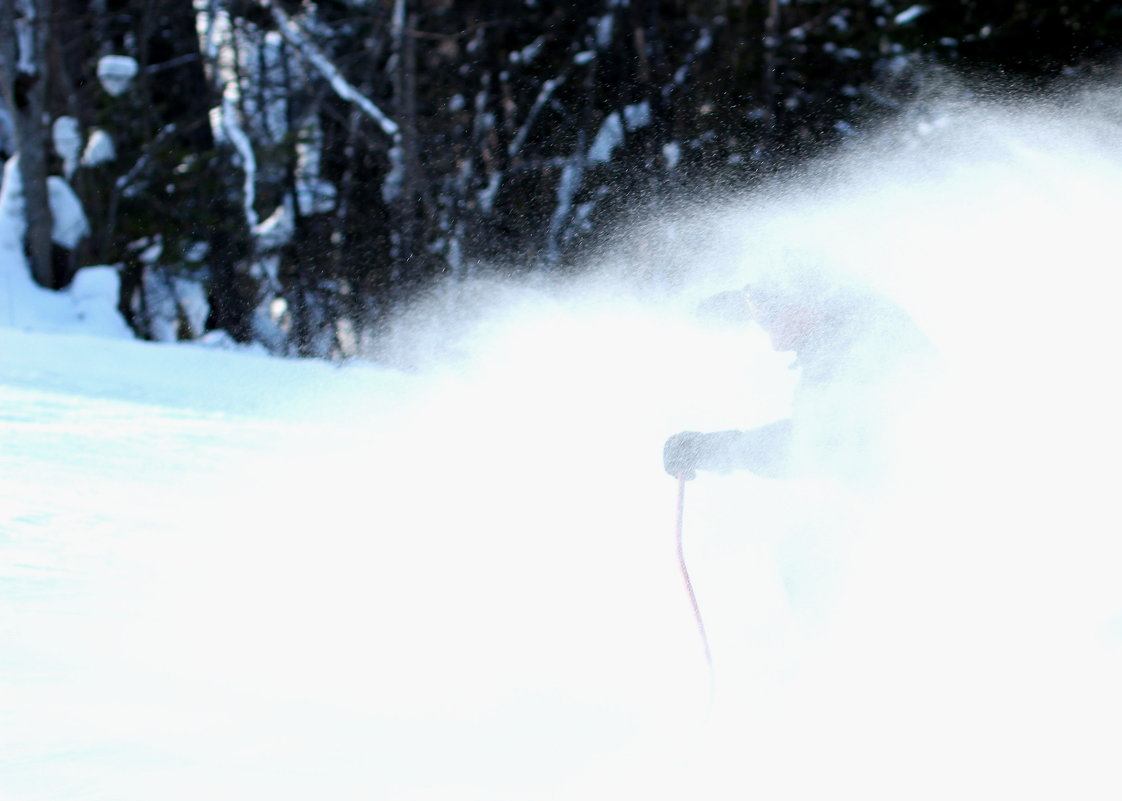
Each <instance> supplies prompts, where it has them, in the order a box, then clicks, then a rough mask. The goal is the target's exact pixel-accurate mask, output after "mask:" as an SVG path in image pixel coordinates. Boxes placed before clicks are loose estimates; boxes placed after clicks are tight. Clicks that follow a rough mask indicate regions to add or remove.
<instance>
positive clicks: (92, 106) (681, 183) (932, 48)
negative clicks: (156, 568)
mask: <svg viewBox="0 0 1122 801" xmlns="http://www.w3.org/2000/svg"><path fill="white" fill-rule="evenodd" d="M1120 44H1122V6H1119V5H1118V4H1115V3H1108V2H1102V1H1101V0H1080V1H1079V2H1059V1H1058V0H1057V2H1028V1H1027V0H938V1H937V2H936V1H935V0H931V2H928V3H920V4H914V3H909V2H895V0H864V2H853V1H852V0H838V1H836V2H834V1H831V0H784V1H781V0H725V1H724V2H718V1H716V0H714V1H711V2H692V0H663V1H662V2H649V1H645V0H574V1H573V2H567V3H551V2H547V0H520V1H519V2H515V1H514V0H508V1H502V0H491V1H490V2H483V1H481V0H457V1H456V2H453V1H452V0H349V1H344V0H314V1H313V0H304V1H303V2H299V1H298V0H194V2H192V0H0V82H2V89H3V95H2V96H3V106H4V108H3V113H2V114H0V149H2V150H3V154H2V155H3V156H4V157H5V158H10V157H12V156H14V155H16V154H18V155H19V161H18V162H17V163H18V169H19V173H20V175H21V177H22V179H23V184H22V185H23V197H24V205H25V209H26V218H27V224H28V227H27V237H26V240H27V242H26V250H27V253H28V258H29V263H30V265H31V269H32V273H33V276H34V277H35V280H36V281H38V282H39V283H40V284H41V285H43V286H46V287H49V288H54V289H58V288H63V287H65V286H66V285H67V284H68V283H69V282H70V280H71V278H72V277H73V275H74V273H75V271H76V270H77V269H79V268H80V267H81V266H83V265H91V264H118V265H120V275H121V309H122V311H123V313H124V314H125V315H126V317H127V319H128V320H129V322H130V324H131V325H132V326H133V327H134V328H135V330H136V331H137V333H138V334H139V335H140V336H143V337H148V338H153V339H162V340H168V339H190V338H197V337H200V336H204V335H207V333H208V332H211V333H213V332H215V331H224V332H225V333H226V334H227V335H229V336H230V337H232V338H233V339H235V340H237V341H239V342H257V343H261V344H262V345H264V346H265V347H267V348H269V349H270V350H271V351H273V352H276V353H284V354H292V355H297V354H299V355H313V356H326V357H339V356H347V355H350V354H353V353H355V352H357V351H359V350H361V348H362V343H363V341H364V339H365V338H367V337H369V336H371V335H373V334H376V333H377V331H378V327H379V325H380V324H381V321H382V320H384V319H385V318H386V315H387V312H388V310H390V309H391V308H393V307H394V306H395V304H397V303H400V302H402V301H404V300H407V299H408V298H410V297H411V296H413V295H414V294H415V293H416V292H417V291H418V290H420V289H423V288H424V287H425V286H426V285H428V284H429V283H431V281H432V280H433V279H434V278H436V277H452V278H455V277H467V276H470V275H473V274H477V273H479V272H481V271H484V270H493V271H531V270H539V271H565V270H568V269H572V268H573V267H574V265H577V264H579V263H580V261H581V260H582V259H583V258H586V257H587V256H588V255H589V254H590V252H594V251H595V250H596V249H597V248H599V247H602V246H603V245H604V243H605V242H606V241H607V239H608V238H609V237H610V236H611V234H612V232H613V231H614V230H615V228H616V227H617V226H616V225H615V223H617V222H619V221H620V219H621V218H622V217H627V216H628V215H635V214H638V213H641V212H642V211H643V210H645V209H651V208H657V207H658V204H659V203H660V202H661V201H662V200H663V199H665V198H673V197H679V196H683V195H688V194H690V193H694V192H698V191H704V190H706V189H707V188H712V187H714V186H720V187H748V186H751V185H752V184H753V182H756V181H760V180H762V179H765V178H766V177H768V176H769V175H772V174H774V173H775V172H777V171H785V170H789V169H791V168H793V167H796V166H798V165H799V164H800V163H801V162H803V161H804V160H805V159H807V158H809V157H812V156H815V155H818V154H820V153H823V152H826V151H828V150H829V149H830V148H835V147H839V146H844V145H845V143H846V142H847V141H849V140H852V139H853V138H854V137H858V136H860V135H861V132H862V131H864V130H866V129H867V128H868V126H869V125H870V123H871V122H872V121H875V120H879V119H882V118H884V117H885V116H886V115H891V114H893V113H895V112H896V111H897V110H898V109H900V108H901V107H902V106H904V105H905V104H914V103H915V101H916V99H917V98H922V97H923V95H924V91H925V86H927V85H929V84H930V83H931V82H932V76H934V75H937V74H938V73H940V71H947V70H951V71H953V72H954V73H955V75H956V80H957V81H958V85H959V86H960V87H962V90H963V91H966V92H969V91H977V92H984V91H985V90H986V87H987V86H991V85H993V81H994V80H995V79H997V80H1000V81H1002V82H1004V83H1003V85H1008V82H1010V81H1014V82H1017V83H1018V84H1019V85H1022V86H1026V87H1040V88H1048V87H1050V86H1051V87H1054V86H1055V85H1056V84H1057V82H1059V83H1060V84H1061V85H1062V82H1064V81H1070V80H1073V79H1079V78H1083V77H1086V76H1087V75H1088V74H1094V73H1096V72H1099V73H1103V74H1108V73H1109V72H1110V71H1111V70H1113V69H1114V68H1115V58H1116V56H1117V53H1118V49H1119V45H1120ZM51 176H54V177H53V178H52V177H51ZM66 187H69V188H70V189H72V190H73V191H72V193H71V194H72V195H73V197H76V199H77V200H78V201H80V204H81V207H82V209H83V210H84V213H85V217H86V220H87V223H88V224H87V226H86V231H85V235H84V236H75V235H69V236H67V235H60V234H59V232H58V231H57V227H58V226H57V225H53V223H52V211H51V210H52V208H54V209H55V217H58V215H59V213H60V212H59V209H60V206H58V205H57V204H58V203H59V202H61V201H60V200H59V199H58V198H55V201H52V197H54V196H55V195H56V194H67V193H66V192H65V191H64V190H65V188H66Z"/></svg>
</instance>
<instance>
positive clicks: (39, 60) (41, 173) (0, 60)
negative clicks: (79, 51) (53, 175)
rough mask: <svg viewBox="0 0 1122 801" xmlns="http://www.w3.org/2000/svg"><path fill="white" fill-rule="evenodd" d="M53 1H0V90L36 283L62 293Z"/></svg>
mask: <svg viewBox="0 0 1122 801" xmlns="http://www.w3.org/2000/svg"><path fill="white" fill-rule="evenodd" d="M49 26H50V2H49V0H0V90H2V92H3V95H4V101H5V103H7V105H8V108H9V110H10V112H11V115H12V122H13V124H14V127H15V137H16V152H17V153H18V155H19V167H20V177H21V179H22V181H23V201H24V217H25V219H26V221H27V231H26V233H25V238H24V244H25V248H26V251H27V258H28V262H29V264H30V266H31V275H32V277H33V278H34V279H35V281H36V283H38V284H40V285H41V286H45V287H49V288H52V289H57V288H58V277H56V276H55V274H54V269H53V267H52V264H51V207H50V200H49V195H48V193H47V157H48V151H47V148H48V147H49V127H48V122H47V88H48V86H49V83H50V81H49V77H50V75H49V72H48V69H49V68H48V63H49V62H48V58H47V47H48V43H49Z"/></svg>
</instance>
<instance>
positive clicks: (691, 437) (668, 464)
mask: <svg viewBox="0 0 1122 801" xmlns="http://www.w3.org/2000/svg"><path fill="white" fill-rule="evenodd" d="M704 437H705V435H704V434H702V433H700V432H698V431H682V432H681V433H679V434H675V435H674V436H672V437H671V438H670V439H668V440H666V444H665V445H664V446H663V448H662V465H663V467H664V468H665V469H666V472H667V473H669V474H670V475H672V476H674V478H685V479H686V480H687V481H692V480H693V479H694V478H696V477H697V473H696V472H695V471H696V470H697V463H698V461H699V459H700V458H701V444H702V440H703V439H704Z"/></svg>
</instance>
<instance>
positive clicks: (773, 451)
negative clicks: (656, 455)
mask: <svg viewBox="0 0 1122 801" xmlns="http://www.w3.org/2000/svg"><path fill="white" fill-rule="evenodd" d="M790 450H791V421H790V420H780V421H778V422H775V423H771V424H769V425H766V426H761V427H760V428H753V429H750V430H748V431H716V432H713V433H709V434H702V433H700V432H697V431H683V432H682V433H680V434H675V435H674V436H672V437H671V438H670V439H668V440H667V441H666V446H665V448H664V449H663V462H664V465H665V467H666V472H668V473H670V475H672V476H682V475H684V476H686V477H687V478H693V476H694V471H695V470H715V471H718V472H725V471H729V470H750V471H752V472H753V473H756V474H758V475H761V476H766V477H768V478H785V477H787V475H788V461H789V460H788V456H789V453H790Z"/></svg>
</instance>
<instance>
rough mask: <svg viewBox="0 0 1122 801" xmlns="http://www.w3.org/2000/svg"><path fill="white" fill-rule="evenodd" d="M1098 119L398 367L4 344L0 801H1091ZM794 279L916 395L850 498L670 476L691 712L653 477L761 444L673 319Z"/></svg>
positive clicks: (820, 181) (1098, 556)
mask: <svg viewBox="0 0 1122 801" xmlns="http://www.w3.org/2000/svg"><path fill="white" fill-rule="evenodd" d="M950 94H952V95H953V93H950ZM1119 108H1122V96H1120V94H1119V92H1118V91H1117V90H1115V89H1113V88H1110V87H1107V88H1105V89H1094V88H1089V89H1088V88H1084V89H1082V90H1080V91H1079V92H1069V93H1068V94H1067V96H1066V97H1065V98H1063V99H1062V100H1060V101H1055V102H1052V101H1047V100H1045V101H1041V100H1039V99H1028V98H1014V99H1013V100H1011V101H1009V102H1006V103H997V104H984V103H977V102H974V101H971V100H969V99H962V98H961V97H958V99H954V100H953V101H952V102H947V103H939V102H925V103H924V104H922V105H917V107H915V108H914V109H912V110H910V111H906V112H904V113H902V114H901V115H900V117H899V118H898V119H897V120H896V122H894V123H893V124H891V125H887V126H885V127H883V128H882V129H880V133H879V134H868V135H865V136H864V137H863V138H854V139H853V140H851V141H850V144H849V146H848V147H847V148H844V149H843V152H841V153H840V155H838V156H836V157H831V158H830V159H826V160H823V161H822V162H819V163H816V164H811V165H808V166H807V167H806V168H805V169H803V170H801V171H800V172H799V173H798V174H793V175H790V176H788V177H787V178H785V179H781V180H777V181H775V182H773V183H770V184H769V185H767V186H765V187H762V188H759V189H755V190H753V191H752V192H751V193H749V194H747V195H745V194H739V195H738V194H737V193H731V194H730V195H729V196H728V197H726V198H725V199H724V202H721V203H714V202H710V201H707V202H706V203H704V204H702V203H692V204H691V203H688V202H681V203H677V202H675V203H674V204H668V206H667V207H666V208H665V209H661V210H659V211H658V213H656V214H655V215H653V216H652V218H651V219H650V220H648V221H647V222H646V223H645V224H643V225H642V226H641V230H640V231H639V234H637V238H639V239H641V240H642V241H643V242H644V243H645V250H643V251H642V252H644V253H645V254H646V258H645V259H644V260H643V263H641V264H638V263H636V260H635V259H634V258H633V254H634V253H636V252H640V251H639V249H637V248H632V247H630V243H633V242H634V241H635V240H634V239H632V240H630V241H629V240H628V239H627V237H626V236H623V237H622V239H621V245H620V247H619V248H618V250H617V251H615V253H614V255H613V254H608V255H607V256H605V258H604V259H603V261H602V263H598V264H596V265H592V266H590V267H589V269H588V270H587V271H586V272H585V273H584V274H582V275H580V276H577V277H575V278H572V279H571V280H566V279H554V278H549V279H533V280H523V281H511V282H507V281H498V280H496V281H492V282H484V281H478V282H476V281H472V282H468V283H463V284H458V285H449V286H447V287H444V288H442V289H440V290H438V292H437V293H436V294H437V297H436V298H435V299H434V301H433V303H432V306H431V307H426V306H424V305H423V304H420V305H418V307H417V308H415V309H413V310H412V311H411V312H410V313H408V314H406V315H404V316H403V317H402V319H401V320H400V321H399V325H398V326H397V328H396V329H395V333H394V335H393V336H391V337H390V338H388V339H387V342H386V349H385V352H384V353H383V354H382V355H383V356H384V357H386V358H387V359H388V358H389V357H391V356H393V357H394V358H395V360H396V361H397V363H401V364H407V365H408V368H409V369H408V371H396V370H390V369H386V368H385V367H362V366H356V365H351V366H349V367H347V368H344V369H328V368H327V367H325V366H321V367H323V369H313V366H311V365H307V364H303V365H301V364H293V363H289V362H284V361H279V360H266V359H261V358H259V357H255V356H251V355H244V354H230V353H223V354H216V353H213V352H210V351H205V350H203V349H200V348H157V347H155V346H151V345H138V344H137V343H118V344H117V345H116V346H115V349H114V350H112V352H111V354H112V358H108V357H107V356H105V355H102V356H101V357H100V358H98V356H97V354H98V353H99V352H100V351H97V350H95V349H92V346H91V345H90V343H89V341H87V340H84V339H80V338H76V339H75V340H74V341H65V342H64V343H63V344H62V345H58V344H57V343H56V342H55V341H54V340H51V339H48V338H42V337H35V336H33V335H31V334H27V335H21V338H20V339H19V343H20V347H18V348H16V347H13V348H7V349H4V350H3V352H0V370H3V371H4V372H3V376H4V380H3V381H0V390H4V391H5V392H7V395H6V396H5V403H4V405H3V408H4V411H5V414H6V415H7V417H5V419H4V420H3V421H2V423H3V425H4V426H5V434H6V435H9V436H8V438H6V439H5V442H6V443H7V442H11V443H13V445H12V449H13V450H12V452H14V453H18V466H15V467H11V468H10V469H8V470H7V472H6V473H5V474H4V479H5V481H4V482H3V483H2V484H0V500H2V501H3V503H4V509H5V510H6V512H7V511H8V510H11V512H10V514H6V516H5V520H6V521H9V522H6V523H5V525H6V526H7V529H5V530H4V537H5V539H4V540H3V541H2V542H0V544H2V545H3V547H4V548H5V549H6V550H5V556H6V557H8V556H10V557H11V558H10V559H7V560H6V561H7V562H8V563H9V564H10V565H15V566H16V567H17V568H19V570H22V571H23V572H22V573H21V572H19V570H16V569H14V568H13V569H12V570H11V571H10V572H9V573H6V574H5V576H8V575H11V576H17V577H18V576H19V575H25V574H26V573H27V572H28V571H27V570H26V569H25V567H21V566H26V565H27V564H28V563H29V562H30V561H33V560H40V561H41V562H42V563H43V564H42V565H41V566H43V567H46V566H50V567H60V568H65V570H53V571H47V570H45V569H43V570H39V569H36V570H33V571H31V572H33V573H34V574H35V575H37V576H42V575H46V574H48V573H49V574H50V575H51V576H52V577H54V578H53V579H52V580H53V581H55V582H59V583H61V585H64V586H58V585H52V587H53V588H55V589H57V590H58V591H57V592H55V591H54V590H53V589H52V593H51V594H50V597H49V598H46V599H45V600H43V601H42V603H39V602H38V601H37V602H36V603H35V604H32V603H31V602H30V601H28V600H26V598H27V593H25V592H24V591H25V590H27V589H28V586H29V585H27V584H26V583H23V582H22V580H20V581H16V582H15V583H14V584H12V583H9V584H6V585H5V586H4V588H0V589H5V591H7V589H6V588H7V587H13V589H12V592H13V594H14V597H13V598H11V599H9V598H5V599H4V600H5V609H6V612H10V614H9V615H8V617H7V618H6V620H5V649H6V650H5V655H4V659H3V660H0V661H2V662H3V669H4V671H5V672H4V673H3V674H2V675H0V682H2V684H3V687H2V689H3V692H0V697H2V698H3V699H4V701H3V703H4V705H5V708H4V710H3V712H4V727H3V728H4V731H3V733H2V734H3V736H7V737H10V738H11V742H10V743H4V744H3V745H4V747H3V748H2V749H0V751H2V752H3V753H4V754H13V755H15V756H14V757H12V758H11V759H9V760H8V761H3V760H0V786H3V787H4V790H5V793H6V797H7V798H13V799H16V801H38V800H39V799H45V798H51V799H57V798H67V797H79V796H81V795H86V794H88V792H89V788H90V787H97V788H98V790H99V792H102V793H104V794H105V795H107V796H112V797H113V798H115V799H120V801H141V800H142V799H143V800H144V801H150V800H151V799H159V801H178V799H191V798H203V797H206V798H213V799H244V798H259V797H269V798H271V799H276V800H277V801H287V800H288V799H294V800H295V799H306V798H311V797H331V798H334V799H340V801H347V800H348V799H360V798H362V799H365V798H371V797H379V798H394V799H404V800H405V801H420V800H421V799H424V801H433V800H439V799H449V800H451V799H456V801H459V800H460V799H464V798H478V799H487V800H488V801H506V800H507V799H511V800H513V799H518V800H519V801H535V800H536V799H554V800H555V799H582V801H584V800H587V799H617V798H620V797H651V798H660V797H672V796H678V797H681V796H685V795H686V794H688V796H689V797H696V798H705V799H733V798H745V797H754V798H769V799H777V800H781V801H782V800H786V799H809V798H822V797H837V796H839V795H840V796H848V795H858V794H860V795H861V797H862V798H865V799H870V800H871V801H879V800H880V799H896V798H900V797H901V796H916V797H921V798H922V797H931V798H936V797H938V798H943V797H955V798H990V797H1045V796H1046V797H1053V798H1075V797H1078V798H1081V799H1106V798H1118V797H1119V795H1120V794H1122V784H1120V782H1122V780H1120V777H1119V774H1118V771H1117V756H1118V754H1119V753H1122V739H1120V738H1122V735H1120V732H1119V728H1118V725H1117V722H1118V720H1120V719H1122V697H1120V689H1119V682H1118V676H1119V675H1122V588H1120V585H1119V582H1118V580H1117V576H1118V573H1119V565H1120V564H1122V553H1120V544H1119V538H1118V535H1117V532H1118V531H1119V530H1122V525H1120V524H1122V521H1120V520H1119V510H1118V509H1117V508H1116V502H1115V498H1116V496H1117V492H1116V486H1115V485H1116V483H1117V481H1116V475H1117V470H1116V462H1117V454H1118V453H1119V452H1120V450H1122V431H1120V421H1119V415H1118V409H1119V408H1122V398H1120V397H1119V388H1118V386H1117V382H1116V380H1115V377H1114V371H1113V369H1112V365H1113V364H1115V363H1116V361H1117V353H1116V350H1117V344H1116V343H1117V339H1118V337H1117V324H1116V320H1117V308H1116V306H1117V301H1116V299H1117V298H1118V297H1119V296H1120V293H1119V289H1120V288H1122V287H1119V283H1120V272H1119V270H1118V269H1117V267H1116V262H1117V257H1116V253H1117V242H1116V239H1117V224H1116V219H1115V218H1116V216H1117V207H1118V202H1117V201H1118V198H1119V197H1120V196H1122V152H1120V151H1122V124H1120V121H1119V119H1118V115H1117V113H1116V110H1117V109H1119ZM671 206H672V207H671ZM793 251H794V252H796V253H795V255H797V256H798V258H800V259H802V260H804V261H805V260H807V259H810V260H813V259H817V260H818V261H819V262H821V263H822V264H824V265H828V266H829V267H830V268H831V269H836V270H841V271H843V272H845V273H846V274H851V275H854V276H856V277H858V278H860V280H861V281H863V282H864V283H865V284H867V285H868V286H870V287H871V288H873V289H874V290H875V291H877V292H881V293H883V294H885V295H887V296H889V297H891V298H893V299H894V300H895V301H896V302H898V303H899V304H900V305H902V306H903V307H904V308H905V309H906V310H907V311H908V313H909V314H910V315H911V316H912V318H913V319H914V320H915V321H916V323H917V324H919V325H920V326H921V328H923V330H924V331H925V333H926V334H927V335H928V336H929V338H930V339H931V340H932V341H933V342H934V343H935V345H936V346H937V348H938V350H939V352H940V356H941V360H942V368H941V374H940V376H939V377H938V379H939V380H938V383H937V384H936V385H935V387H934V388H933V389H932V390H931V391H930V392H929V393H928V394H927V395H926V396H925V399H924V401H925V402H924V403H922V404H921V405H920V406H919V407H918V408H917V409H916V410H915V412H914V417H913V418H912V419H911V420H910V424H909V425H907V426H905V427H904V429H903V430H902V432H901V434H900V436H899V438H898V439H897V440H896V441H895V442H894V443H893V447H894V450H893V452H892V453H889V454H886V457H887V458H890V459H891V460H892V466H893V469H892V471H891V476H892V481H891V482H890V483H889V485H888V486H886V487H884V488H883V489H881V490H878V491H877V492H871V493H860V492H853V491H850V490H849V489H847V488H845V487H839V486H836V485H833V484H830V483H828V482H820V481H816V482H782V481H767V480H765V479H761V478H757V477H754V476H751V475H744V474H737V473H733V474H728V475H705V476H702V477H701V478H699V479H698V480H696V481H694V482H691V487H690V515H689V528H690V531H689V534H690V571H691V573H692V575H693V578H694V580H695V581H696V583H697V586H698V588H699V589H701V590H702V600H703V602H704V607H705V627H706V631H707V638H708V639H709V640H710V641H711V643H712V646H713V652H714V654H716V655H717V656H718V661H719V662H720V665H721V670H720V675H719V677H718V679H717V681H716V682H715V694H714V702H713V706H712V712H711V713H710V714H706V713H705V703H704V701H705V698H704V694H703V693H701V692H700V691H699V686H700V684H701V682H699V681H698V676H699V673H700V672H701V671H700V669H699V668H700V665H699V662H700V660H698V659H697V649H696V640H695V637H696V633H695V631H694V623H695V621H691V619H690V613H689V612H688V611H687V610H686V608H685V604H683V603H682V599H681V585H680V581H681V576H680V575H678V573H677V571H676V570H675V566H674V565H673V563H672V560H671V559H669V558H667V544H666V541H665V538H664V537H660V536H659V535H658V532H659V531H665V529H666V523H667V520H668V519H669V515H670V513H671V509H670V506H671V503H672V501H671V499H670V493H669V492H668V491H667V488H668V484H667V477H666V476H665V474H664V473H663V471H662V465H661V463H660V450H661V447H662V443H663V442H664V441H665V439H666V437H667V436H668V435H669V434H671V433H673V432H676V431H681V430H686V429H689V430H701V431H717V430H727V429H738V428H749V427H753V426H756V425H762V424H766V423H768V422H771V421H773V420H777V419H781V418H783V417H785V416H787V415H788V414H790V405H791V393H792V388H793V385H794V383H795V381H796V380H797V375H798V368H797V366H796V368H795V369H794V370H792V369H789V368H790V361H791V356H790V354H782V353H776V352H774V351H773V350H772V349H771V347H770V345H769V343H768V341H767V339H766V337H765V336H764V335H763V334H762V333H761V332H760V331H759V330H758V329H755V328H753V327H751V326H749V327H746V328H740V327H725V326H712V325H707V324H702V323H701V322H699V320H698V319H697V317H696V315H695V311H696V309H697V307H698V304H699V303H700V302H701V301H703V300H704V299H705V298H707V297H710V296H711V295H713V294H714V293H716V292H719V291H722V290H726V289H730V288H736V287H739V286H742V285H743V284H744V283H746V282H747V281H748V280H750V279H751V278H752V276H753V273H754V272H755V271H757V270H758V269H759V268H760V266H761V264H765V263H769V262H770V263H780V262H782V261H783V260H784V259H787V258H789V257H791V254H792V252H793ZM442 293H443V294H442ZM449 300H450V301H451V302H448V301H449ZM63 346H65V347H63ZM67 348H68V349H69V350H67ZM75 349H77V350H75ZM32 353H33V354H35V364H34V365H31V364H30V363H26V364H24V363H21V362H19V361H18V360H19V359H24V358H30V357H29V356H27V354H32ZM105 353H109V351H105ZM76 354H82V355H84V356H89V357H90V358H83V359H82V360H81V362H79V361H78V357H77V355H76ZM32 367H34V369H32ZM142 368H143V371H144V372H143V374H141V372H138V371H140V370H141V369H142ZM217 371H225V372H222V373H221V374H222V375H229V376H232V378H231V380H229V381H220V382H215V381H214V380H213V376H214V375H215V374H216V372H217ZM144 375H148V376H149V378H150V381H149V382H148V383H145V381H146V379H144V377H143V376H144ZM234 377H236V378H234ZM16 382H18V383H19V386H20V387H23V388H24V389H23V390H21V392H22V394H20V393H15V392H12V391H9V390H8V389H7V388H8V387H9V386H11V385H14V384H15V383H16ZM35 382H39V383H35ZM169 387H174V388H176V390H177V392H176V393H172V392H171V391H170V390H169ZM180 391H181V392H182V393H183V394H184V397H185V398H186V399H182V398H179V397H178V395H179V392H180ZM173 395H174V396H173ZM138 398H139V400H138ZM26 420H30V421H31V422H30V423H28V422H21V421H26ZM138 431H140V432H141V435H138V434H137V432H138ZM9 464H14V463H9ZM60 476H62V477H64V478H65V481H66V486H67V487H68V488H71V489H68V492H66V493H62V495H63V496H64V502H63V501H60V500H59V498H60V493H59V490H58V487H59V485H60V481H59V478H60ZM169 509H173V510H175V511H174V514H172V513H170V512H168V511H167V510H169ZM97 543H107V544H106V547H105V548H104V549H103V550H102V551H99V552H97V553H93V552H92V551H93V549H94V545H95V544H97ZM34 554H46V555H47V556H43V557H42V559H40V557H39V556H33V555H34ZM590 555H592V556H593V557H594V558H590ZM48 556H49V557H50V559H48V558H47V557H48ZM37 564H38V563H37ZM105 564H109V565H111V566H112V569H111V570H109V569H105V570H103V569H102V567H101V566H102V565H105ZM75 576H81V577H82V580H81V581H78V580H77V579H74V584H75V585H78V584H80V585H81V586H80V587H79V586H74V587H69V589H68V585H67V582H68V581H71V578H72V577H75ZM99 577H100V578H99ZM79 590H81V591H80V592H79ZM9 600H11V601H12V602H11V603H8V601H9Z"/></svg>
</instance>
